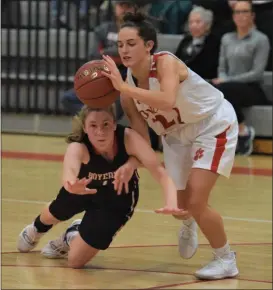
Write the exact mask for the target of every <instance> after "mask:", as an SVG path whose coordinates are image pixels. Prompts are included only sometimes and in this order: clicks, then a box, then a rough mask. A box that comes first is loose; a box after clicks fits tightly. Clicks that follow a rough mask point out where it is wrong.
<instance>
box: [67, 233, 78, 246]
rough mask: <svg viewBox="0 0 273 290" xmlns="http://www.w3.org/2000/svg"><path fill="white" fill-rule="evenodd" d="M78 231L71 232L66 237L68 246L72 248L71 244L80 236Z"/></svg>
mask: <svg viewBox="0 0 273 290" xmlns="http://www.w3.org/2000/svg"><path fill="white" fill-rule="evenodd" d="M78 233H79V232H78V231H73V232H69V233H68V234H67V235H66V242H67V244H68V246H70V243H71V242H72V241H73V240H74V238H75V237H76V236H77V235H78Z"/></svg>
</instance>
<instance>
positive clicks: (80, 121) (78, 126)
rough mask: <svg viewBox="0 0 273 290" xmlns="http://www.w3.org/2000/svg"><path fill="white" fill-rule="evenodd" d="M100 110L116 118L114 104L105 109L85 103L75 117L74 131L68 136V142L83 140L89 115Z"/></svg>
mask: <svg viewBox="0 0 273 290" xmlns="http://www.w3.org/2000/svg"><path fill="white" fill-rule="evenodd" d="M99 111H105V112H108V113H109V114H110V115H111V116H112V117H113V119H114V120H116V116H115V110H114V107H113V106H110V107H108V108H103V109H93V108H89V107H88V106H86V105H85V106H83V107H82V109H81V110H80V111H79V113H78V114H77V115H76V116H75V117H74V118H73V122H72V133H70V134H69V135H68V136H67V137H66V143H72V142H82V141H83V138H84V135H85V132H84V130H83V128H84V123H85V120H86V118H87V116H88V115H89V113H90V112H99Z"/></svg>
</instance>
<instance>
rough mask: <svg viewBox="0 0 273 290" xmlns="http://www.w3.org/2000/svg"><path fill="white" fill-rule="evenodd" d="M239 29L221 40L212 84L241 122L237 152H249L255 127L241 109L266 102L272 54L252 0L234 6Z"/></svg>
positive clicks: (242, 1) (244, 153) (244, 0)
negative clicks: (265, 77) (256, 20)
mask: <svg viewBox="0 0 273 290" xmlns="http://www.w3.org/2000/svg"><path fill="white" fill-rule="evenodd" d="M233 20H234V23H235V25H236V32H232V33H227V34H225V35H224V36H223V38H222V41H221V51H220V59H219V68H218V78H216V79H213V80H212V83H213V84H214V85H215V86H216V87H217V88H218V89H219V90H220V91H222V92H223V93H224V96H225V98H226V99H227V100H229V101H230V102H231V104H232V105H233V107H234V109H235V111H236V113H237V117H238V122H239V140H238V149H237V150H238V151H237V152H238V153H239V154H242V155H250V154H251V153H252V150H253V139H254V137H255V131H254V128H252V127H250V126H247V125H246V124H245V123H244V115H243V112H242V108H244V107H250V106H253V105H261V104H267V100H266V96H265V93H264V91H263V90H262V88H261V81H262V79H263V74H264V70H265V67H266V63H267V59H268V54H269V41H268V38H267V37H266V35H264V34H263V33H261V32H259V31H258V30H257V29H256V28H255V26H254V13H253V11H252V4H251V1H248V0H241V1H237V2H236V4H235V5H234V8H233Z"/></svg>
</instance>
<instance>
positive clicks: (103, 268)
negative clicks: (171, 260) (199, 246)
mask: <svg viewBox="0 0 273 290" xmlns="http://www.w3.org/2000/svg"><path fill="white" fill-rule="evenodd" d="M2 267H17V268H20V267H24V268H59V269H70V267H68V266H62V265H18V264H2ZM85 269H88V270H110V271H127V272H144V273H156V274H172V275H185V276H193V274H191V273H184V272H166V271H157V270H147V269H145V270H141V269H126V268H107V267H95V266H92V265H90V266H89V267H85ZM234 279H236V280H240V281H248V282H258V283H270V284H272V281H268V280H256V279H246V278H241V277H236V278H234ZM196 281H198V282H199V281H200V282H205V281H207V280H196ZM193 282H195V281H191V283H193ZM181 284H182V285H183V283H179V284H178V285H181ZM178 285H177V286H178ZM172 286H174V285H172ZM161 287H164V285H163V286H160V288H161ZM165 287H167V286H166V285H165ZM148 289H149V288H148ZM151 289H153V288H151Z"/></svg>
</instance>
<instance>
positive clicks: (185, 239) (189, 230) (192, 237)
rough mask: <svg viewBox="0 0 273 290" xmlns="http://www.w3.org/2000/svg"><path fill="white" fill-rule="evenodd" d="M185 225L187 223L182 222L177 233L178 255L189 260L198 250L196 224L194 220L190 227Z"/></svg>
mask: <svg viewBox="0 0 273 290" xmlns="http://www.w3.org/2000/svg"><path fill="white" fill-rule="evenodd" d="M185 223H187V221H185V222H183V225H182V227H181V229H180V232H179V240H178V244H179V253H180V256H181V257H182V258H184V259H190V258H191V257H192V256H193V255H194V254H195V253H196V251H197V248H198V235H197V223H196V221H195V220H194V219H192V223H191V224H190V225H187V224H185Z"/></svg>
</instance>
